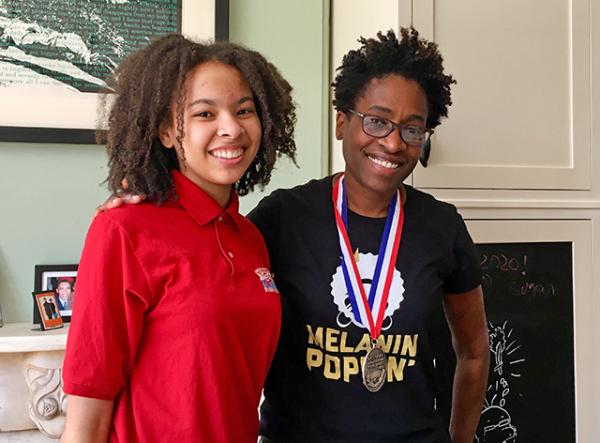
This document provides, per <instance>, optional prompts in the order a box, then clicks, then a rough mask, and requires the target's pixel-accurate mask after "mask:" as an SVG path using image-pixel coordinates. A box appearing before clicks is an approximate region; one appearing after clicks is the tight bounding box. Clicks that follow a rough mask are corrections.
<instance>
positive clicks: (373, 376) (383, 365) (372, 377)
mask: <svg viewBox="0 0 600 443" xmlns="http://www.w3.org/2000/svg"><path fill="white" fill-rule="evenodd" d="M362 377H363V384H364V385H365V387H366V388H367V389H368V390H369V391H371V392H377V391H379V390H380V389H381V387H382V386H383V384H384V383H385V379H386V377H387V357H386V355H385V352H383V350H382V349H381V348H380V347H379V346H377V341H375V340H373V347H372V348H371V350H370V351H369V352H367V356H366V357H365V360H364V362H363V366H362Z"/></svg>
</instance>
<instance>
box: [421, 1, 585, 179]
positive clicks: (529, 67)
mask: <svg viewBox="0 0 600 443" xmlns="http://www.w3.org/2000/svg"><path fill="white" fill-rule="evenodd" d="M412 5H413V23H414V26H415V28H416V29H417V30H419V32H420V33H421V34H422V35H423V36H424V37H425V38H427V39H430V40H434V41H435V42H436V43H438V45H439V47H440V51H441V53H442V55H443V56H444V62H445V63H444V65H445V68H446V71H447V72H449V73H451V74H453V75H454V77H455V79H456V80H457V82H458V84H457V85H455V86H454V87H453V92H452V99H453V105H452V107H451V108H450V115H449V119H447V120H445V121H443V122H442V124H441V126H440V127H438V129H437V130H436V134H435V135H434V137H433V139H432V153H431V158H430V163H429V166H428V167H427V168H420V167H418V168H417V169H416V170H415V173H414V184H415V186H417V187H420V188H479V189H566V190H570V189H582V190H585V189H590V187H591V148H590V147H591V99H590V93H591V73H590V67H591V56H592V52H591V43H590V40H591V28H592V26H593V25H594V23H593V22H592V21H591V20H590V17H591V14H590V12H591V11H590V1H589V0H570V1H569V0H544V1H539V0H488V1H481V0H419V1H416V2H412Z"/></svg>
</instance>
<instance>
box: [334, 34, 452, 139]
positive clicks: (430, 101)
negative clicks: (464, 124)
mask: <svg viewBox="0 0 600 443" xmlns="http://www.w3.org/2000/svg"><path fill="white" fill-rule="evenodd" d="M400 34H401V37H402V38H401V39H400V40H398V38H397V37H396V34H395V33H394V31H392V30H390V31H388V32H387V33H386V34H383V33H382V32H378V33H377V38H376V39H375V38H370V39H366V38H364V37H361V38H360V39H359V40H358V42H359V43H360V44H361V47H360V48H359V49H356V50H352V51H350V52H348V53H347V54H346V55H345V56H344V58H343V60H342V64H341V66H340V67H339V68H337V71H338V74H337V76H336V77H335V81H334V82H333V83H332V86H333V88H334V99H333V106H335V109H336V110H338V111H343V112H348V110H349V109H352V108H354V105H355V104H356V100H357V98H358V97H360V96H361V94H362V93H363V92H364V90H365V88H366V86H367V84H368V83H369V81H370V80H372V79H373V78H382V77H385V76H386V75H389V74H398V75H401V76H402V77H405V78H407V79H410V80H414V81H416V82H417V83H418V84H419V85H420V86H421V87H422V88H423V90H424V91H425V95H426V96H427V105H428V111H429V114H428V115H429V116H428V118H427V127H428V128H435V127H436V126H437V125H439V124H440V120H441V118H442V117H447V116H448V107H449V106H450V105H451V104H452V100H451V99H450V85H451V84H452V83H456V81H455V80H454V79H453V78H452V76H451V75H446V74H444V67H443V66H442V62H443V59H442V56H441V54H440V53H439V51H438V47H437V45H436V44H435V43H433V42H429V41H427V40H424V39H420V38H419V33H418V32H417V31H416V30H415V29H414V28H401V29H400Z"/></svg>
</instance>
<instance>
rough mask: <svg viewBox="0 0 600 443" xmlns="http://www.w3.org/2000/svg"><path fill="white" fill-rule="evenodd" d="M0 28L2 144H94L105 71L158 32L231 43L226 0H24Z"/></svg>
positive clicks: (0, 17)
mask: <svg viewBox="0 0 600 443" xmlns="http://www.w3.org/2000/svg"><path fill="white" fill-rule="evenodd" d="M9 8H12V9H11V10H10V11H9ZM13 9H14V10H13ZM65 17H66V18H65ZM99 20H101V21H102V22H101V23H99V24H97V27H98V29H95V28H94V26H95V23H96V22H98V21H99ZM107 25H108V26H109V27H110V26H112V28H110V32H105V31H104V30H105V29H106V27H107ZM100 29H103V31H102V32H100ZM0 30H1V32H0V37H2V38H0V94H2V101H3V106H2V108H1V109H0V141H8V142H29V143H69V144H96V130H97V129H102V126H103V125H102V123H99V122H98V121H97V113H98V112H97V109H98V105H97V103H98V98H99V97H100V96H101V94H102V93H103V92H105V91H106V90H107V88H106V84H105V83H104V79H105V78H106V76H107V74H109V73H110V72H111V71H112V70H114V68H115V67H116V66H117V65H118V63H119V62H120V61H121V60H122V59H123V58H124V57H125V56H126V55H128V54H129V53H131V52H133V51H134V50H136V49H137V48H139V47H140V46H142V45H143V44H145V43H146V42H147V41H149V40H150V39H151V38H153V37H156V36H158V35H162V34H166V33H169V32H182V33H183V34H184V35H186V36H188V37H190V38H192V39H196V40H211V39H215V40H227V39H228V38H229V0H171V1H170V2H169V1H165V0H156V1H155V2H154V3H153V1H152V0H149V1H146V2H144V3H138V2H126V1H120V2H107V1H106V0H90V1H88V2H76V1H75V0H21V1H20V2H14V4H11V5H10V6H6V7H5V8H0ZM58 30H60V32H59V31H58Z"/></svg>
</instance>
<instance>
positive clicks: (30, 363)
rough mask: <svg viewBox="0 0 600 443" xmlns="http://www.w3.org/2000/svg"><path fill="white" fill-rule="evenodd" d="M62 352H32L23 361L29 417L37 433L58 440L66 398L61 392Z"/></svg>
mask: <svg viewBox="0 0 600 443" xmlns="http://www.w3.org/2000/svg"><path fill="white" fill-rule="evenodd" d="M64 356H65V353H64V351H53V352H32V353H28V354H26V355H25V357H24V359H23V371H24V377H25V380H26V382H27V388H28V391H29V395H28V405H27V407H28V412H29V418H30V419H31V420H32V421H33V422H34V423H35V425H36V426H37V427H38V429H39V430H40V432H42V433H43V434H44V435H46V436H48V437H53V438H58V437H60V435H61V434H62V431H63V428H64V425H65V414H66V411H67V396H66V395H65V394H64V392H63V390H62V369H61V368H62V362H63V359H64Z"/></svg>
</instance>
